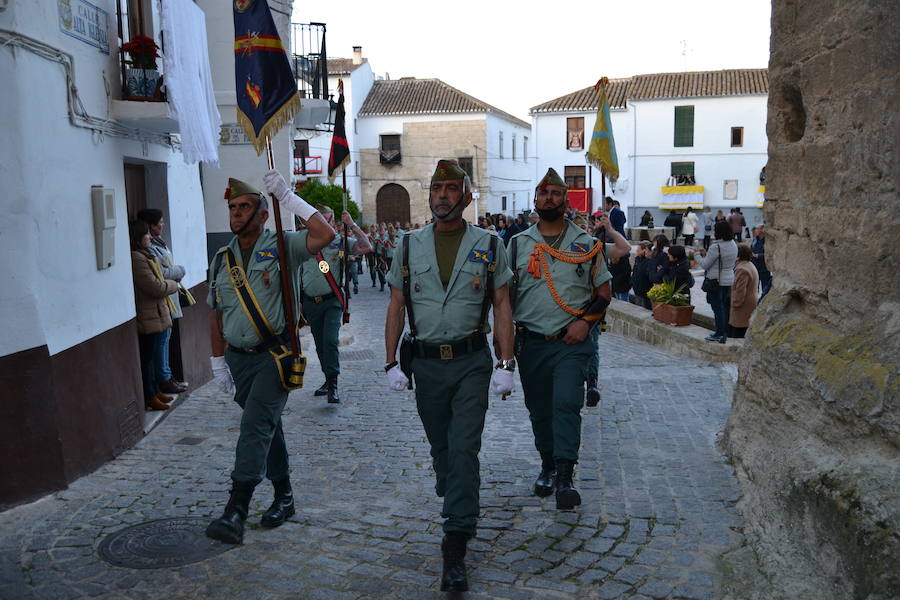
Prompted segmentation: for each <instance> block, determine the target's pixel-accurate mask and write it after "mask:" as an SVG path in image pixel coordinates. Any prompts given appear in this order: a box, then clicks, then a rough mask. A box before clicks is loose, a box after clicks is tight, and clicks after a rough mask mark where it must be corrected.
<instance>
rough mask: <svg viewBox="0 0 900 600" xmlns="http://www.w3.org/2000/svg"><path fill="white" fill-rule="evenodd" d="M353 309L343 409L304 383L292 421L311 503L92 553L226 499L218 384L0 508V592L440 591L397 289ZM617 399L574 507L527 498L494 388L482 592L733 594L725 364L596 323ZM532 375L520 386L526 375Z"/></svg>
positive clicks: (589, 422) (300, 484) (476, 594)
mask: <svg viewBox="0 0 900 600" xmlns="http://www.w3.org/2000/svg"><path fill="white" fill-rule="evenodd" d="M360 280H361V281H360V282H361V283H364V287H362V288H361V294H360V295H359V296H358V297H356V298H355V299H354V301H353V304H352V309H353V330H354V334H355V342H354V343H353V344H351V345H349V346H345V347H342V348H341V353H342V357H343V358H342V375H341V382H340V383H341V393H342V399H343V403H342V404H340V405H336V406H335V405H328V404H326V403H325V401H324V399H322V398H314V397H313V396H312V391H313V390H314V389H315V388H317V387H318V386H319V384H320V383H321V381H322V375H321V372H320V371H319V369H318V364H317V362H316V360H315V351H314V349H313V348H306V349H305V352H306V354H307V356H308V357H309V358H310V364H309V367H308V370H307V379H306V387H305V388H304V389H303V390H300V391H297V392H294V393H292V394H291V398H290V400H289V402H288V407H287V409H286V411H285V415H284V427H285V432H286V437H287V442H288V447H289V449H290V451H291V455H292V457H291V458H292V466H293V476H292V479H293V482H294V490H295V494H296V495H297V515H296V516H295V517H293V518H292V519H291V520H290V521H289V522H288V523H286V524H285V525H283V526H282V527H280V528H278V529H275V530H264V529H261V528H260V527H259V526H258V524H257V523H258V521H259V517H260V515H261V513H262V511H263V510H265V508H266V506H267V505H268V503H269V502H270V500H271V487H270V486H269V485H268V483H263V484H262V485H261V486H260V487H259V488H258V489H257V493H256V496H255V497H254V501H253V505H252V506H251V518H250V521H249V523H250V524H251V525H250V529H249V531H248V532H247V535H246V538H245V543H244V545H243V546H241V547H237V548H234V549H232V550H229V551H227V552H225V553H223V554H220V555H218V556H216V557H213V558H211V559H208V560H206V561H203V562H200V563H195V564H191V565H188V566H184V567H180V568H170V569H161V570H132V569H126V568H121V567H113V566H110V565H108V564H107V563H105V562H103V561H102V560H101V559H100V558H99V557H98V555H97V547H98V545H99V544H100V542H101V540H103V538H104V537H105V536H107V535H108V534H110V533H112V532H114V531H117V530H119V529H121V528H123V527H125V526H128V525H133V524H136V523H141V522H144V521H149V520H153V519H160V518H167V517H188V516H191V517H203V518H209V519H211V518H214V517H216V516H218V515H219V514H220V512H221V509H222V507H223V505H224V503H225V501H226V499H227V489H228V487H229V479H228V475H229V471H230V466H231V462H232V459H233V451H234V443H235V440H236V436H237V429H238V419H239V409H238V408H237V406H236V405H235V404H234V403H233V402H232V401H231V399H230V398H229V397H226V396H224V395H222V394H220V393H218V392H217V391H216V390H215V389H213V387H212V386H210V385H207V386H205V387H203V388H201V389H199V390H197V391H196V392H194V393H192V394H191V395H190V397H188V398H187V400H186V401H185V402H184V403H183V404H182V405H181V406H179V407H178V408H176V409H174V410H173V411H172V413H171V414H169V415H167V417H166V419H165V420H164V421H163V422H162V423H161V424H160V425H159V426H158V427H157V428H156V429H154V430H153V431H152V432H151V433H150V434H149V435H148V436H147V437H146V438H145V439H143V440H142V441H141V442H140V443H139V444H138V445H137V446H136V447H135V448H133V449H132V450H130V451H128V452H126V453H124V454H123V455H121V456H120V457H119V458H117V459H116V460H114V461H112V462H111V463H109V464H107V465H106V466H104V467H102V468H100V469H99V470H97V471H96V472H95V473H93V474H91V475H89V476H87V477H84V478H82V479H79V480H78V481H76V482H74V483H73V484H72V485H71V487H70V488H69V489H67V490H65V491H62V492H59V493H57V494H54V495H52V496H50V497H48V498H45V499H43V500H41V501H38V502H36V503H33V504H31V505H27V506H22V507H18V508H15V509H12V510H9V511H7V512H5V513H0V598H2V599H16V600H19V599H28V598H48V599H49V598H82V597H101V598H124V599H142V598H166V599H170V598H171V599H176V598H216V599H218V598H222V599H225V598H228V599H231V598H234V599H268V598H273V599H275V598H300V599H307V598H309V599H328V600H344V599H347V600H349V599H362V598H402V599H414V600H419V599H423V598H425V599H427V598H441V597H445V595H444V594H441V593H440V592H438V591H437V590H438V582H439V577H440V568H441V560H440V539H441V535H442V534H441V530H440V524H439V513H440V506H441V505H440V502H439V500H438V498H436V497H435V496H434V493H433V486H434V481H433V474H432V471H431V466H430V457H429V454H428V446H427V443H426V440H425V436H424V433H423V431H422V428H421V424H420V422H419V419H418V416H417V414H416V410H415V403H414V401H413V397H412V392H408V393H407V392H404V393H400V394H397V393H393V392H390V391H388V390H386V388H385V386H384V382H383V378H384V375H383V370H382V366H383V364H384V352H383V333H382V332H383V323H384V312H385V306H386V303H387V292H384V293H380V292H378V291H377V290H376V289H373V288H370V287H367V284H368V275H364V276H362V277H361V278H360ZM601 382H602V385H603V402H602V404H601V406H600V408H599V409H585V410H584V413H583V414H584V427H583V448H582V461H581V464H580V465H579V467H578V469H577V471H576V477H577V482H578V487H579V489H580V490H581V492H582V496H583V499H584V504H583V505H582V507H580V509H579V510H576V511H571V512H559V511H557V510H555V508H554V502H553V499H552V497H551V498H547V499H539V498H536V497H533V496H531V493H530V488H531V484H532V480H533V478H534V476H535V475H536V474H537V471H538V468H539V460H538V457H537V454H536V452H535V450H534V447H533V445H532V438H531V432H530V425H529V422H528V415H527V412H526V410H525V407H524V405H523V401H522V394H521V390H518V391H517V393H516V394H514V395H513V396H512V397H511V398H509V399H508V400H506V401H501V400H499V399H497V398H492V399H491V406H490V410H489V412H488V416H487V426H486V429H485V434H484V445H483V449H482V454H481V456H482V510H483V512H482V516H481V521H480V529H479V534H478V537H477V539H475V540H473V541H472V542H471V543H470V553H469V558H468V563H469V565H470V577H469V579H470V584H471V590H472V591H471V592H469V593H468V594H467V595H466V596H465V597H467V598H477V599H482V598H506V599H528V598H541V599H543V598H604V599H610V598H631V599H632V600H645V599H647V598H654V599H659V598H684V599H703V598H719V597H721V595H722V592H721V591H720V590H721V585H722V581H721V577H720V574H719V573H718V571H717V566H716V565H717V562H718V561H719V557H720V555H721V554H722V553H723V552H725V551H726V550H728V549H731V548H734V547H736V546H738V545H739V544H740V543H741V542H742V536H741V535H740V534H739V533H737V531H738V530H739V528H740V525H741V518H740V516H739V514H738V513H737V511H736V510H735V508H734V504H735V502H736V500H737V498H738V495H739V488H738V485H737V482H736V481H735V479H734V477H733V476H732V474H731V469H730V467H729V466H728V465H727V464H726V463H725V460H724V457H723V456H722V455H721V454H720V453H719V452H718V451H717V450H716V449H715V440H716V436H717V434H718V433H719V432H720V431H721V430H722V428H723V426H724V424H725V421H726V418H727V416H728V412H729V404H730V397H731V387H732V385H733V382H732V379H731V376H730V375H729V373H728V372H727V371H726V370H724V369H723V368H722V367H720V366H717V365H710V364H704V363H699V362H696V361H691V360H687V359H683V358H678V357H674V356H672V355H669V354H665V353H662V352H659V351H657V350H655V349H654V348H652V347H650V346H647V345H643V344H640V343H637V342H634V341H631V340H628V339H625V338H622V337H618V336H614V335H611V334H606V335H603V336H602V337H601ZM517 385H518V384H517Z"/></svg>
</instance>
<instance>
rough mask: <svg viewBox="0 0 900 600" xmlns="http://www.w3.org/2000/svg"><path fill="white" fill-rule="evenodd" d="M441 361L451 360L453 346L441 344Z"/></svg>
mask: <svg viewBox="0 0 900 600" xmlns="http://www.w3.org/2000/svg"><path fill="white" fill-rule="evenodd" d="M440 351H441V360H453V346H451V345H450V344H441V345H440Z"/></svg>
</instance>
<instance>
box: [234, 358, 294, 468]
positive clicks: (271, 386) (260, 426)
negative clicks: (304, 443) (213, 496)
mask: <svg viewBox="0 0 900 600" xmlns="http://www.w3.org/2000/svg"><path fill="white" fill-rule="evenodd" d="M225 362H226V363H228V368H229V369H230V370H231V376H232V378H233V379H234V388H235V393H234V401H235V402H237V404H238V406H240V407H241V408H242V409H243V413H242V415H241V432H240V435H239V436H238V442H237V448H236V449H235V457H234V470H233V471H232V472H231V479H232V480H233V481H235V482H238V483H247V484H252V485H256V484H258V483H259V482H260V481H262V480H263V478H264V477H268V478H269V479H270V480H272V481H279V480H281V479H284V478H285V477H288V476H289V475H290V471H289V467H288V451H287V445H286V444H285V442H284V431H283V430H282V428H281V412H282V411H283V410H284V405H285V403H286V402H287V397H288V393H287V390H285V389H284V388H283V387H282V386H281V380H280V379H279V377H278V369H277V368H276V367H275V359H274V358H272V355H271V354H269V353H268V352H264V353H260V354H243V353H240V352H234V351H232V350H228V351H226V352H225Z"/></svg>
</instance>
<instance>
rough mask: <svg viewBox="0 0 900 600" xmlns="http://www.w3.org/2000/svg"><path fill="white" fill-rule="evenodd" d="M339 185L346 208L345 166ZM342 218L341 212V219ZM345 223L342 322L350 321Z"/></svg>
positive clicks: (348, 252) (348, 255)
mask: <svg viewBox="0 0 900 600" xmlns="http://www.w3.org/2000/svg"><path fill="white" fill-rule="evenodd" d="M341 187H342V188H343V190H344V192H343V193H342V194H341V198H342V199H343V205H344V206H343V209H344V210H347V168H346V167H344V168H343V169H342V170H341ZM343 220H344V215H343V213H342V214H341V221H343ZM347 229H348V227H347V224H346V223H344V315H343V322H344V323H349V322H350V244H349V243H348V240H347V233H348V232H347Z"/></svg>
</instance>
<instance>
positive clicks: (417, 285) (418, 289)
mask: <svg viewBox="0 0 900 600" xmlns="http://www.w3.org/2000/svg"><path fill="white" fill-rule="evenodd" d="M413 289H414V290H416V292H421V291H422V286H421V285H419V283H418V282H416V285H415V287H414V288H413Z"/></svg>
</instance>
